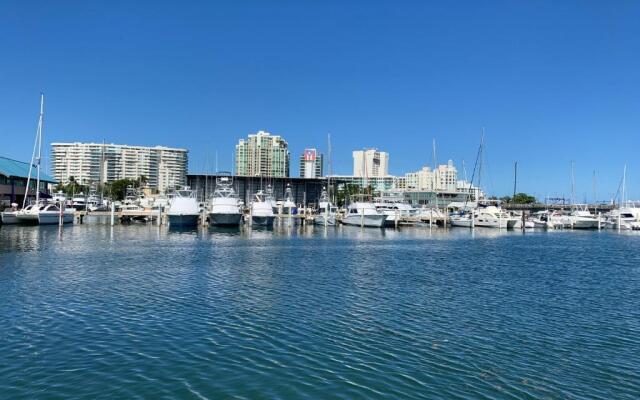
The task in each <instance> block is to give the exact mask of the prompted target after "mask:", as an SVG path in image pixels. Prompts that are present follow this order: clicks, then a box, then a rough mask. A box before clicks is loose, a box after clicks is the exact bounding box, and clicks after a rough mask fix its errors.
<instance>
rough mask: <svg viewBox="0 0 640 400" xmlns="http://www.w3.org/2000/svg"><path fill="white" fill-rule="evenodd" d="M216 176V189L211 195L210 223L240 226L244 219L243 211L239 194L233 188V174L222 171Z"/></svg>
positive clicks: (212, 224)
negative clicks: (239, 201)
mask: <svg viewBox="0 0 640 400" xmlns="http://www.w3.org/2000/svg"><path fill="white" fill-rule="evenodd" d="M220 174H221V175H222V176H218V177H217V178H216V189H215V190H214V192H213V196H212V197H211V207H210V210H209V225H211V226H238V225H240V222H241V221H242V211H241V210H240V204H239V203H238V196H237V195H236V192H235V190H233V180H232V178H231V174H225V173H220Z"/></svg>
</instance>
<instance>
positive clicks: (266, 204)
mask: <svg viewBox="0 0 640 400" xmlns="http://www.w3.org/2000/svg"><path fill="white" fill-rule="evenodd" d="M274 205H275V204H274V202H273V197H271V196H269V195H268V194H266V193H264V192H263V191H262V190H259V191H258V192H257V193H256V194H255V195H254V198H253V201H252V202H251V225H255V226H268V227H271V226H273V222H274V220H275V218H276V216H275V214H274V212H273V208H274Z"/></svg>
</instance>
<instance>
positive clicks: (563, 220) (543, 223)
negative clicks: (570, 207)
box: [531, 210, 571, 229]
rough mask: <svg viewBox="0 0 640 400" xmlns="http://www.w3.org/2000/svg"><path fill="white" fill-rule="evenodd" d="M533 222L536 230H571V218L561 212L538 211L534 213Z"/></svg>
mask: <svg viewBox="0 0 640 400" xmlns="http://www.w3.org/2000/svg"><path fill="white" fill-rule="evenodd" d="M531 220H532V222H533V227H534V228H540V229H563V228H570V227H571V222H570V221H569V216H568V215H564V214H562V213H561V212H559V211H549V210H544V211H538V212H535V213H533V215H532V219H531Z"/></svg>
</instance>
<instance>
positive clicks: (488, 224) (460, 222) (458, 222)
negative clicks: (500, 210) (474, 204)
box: [451, 218, 518, 229]
mask: <svg viewBox="0 0 640 400" xmlns="http://www.w3.org/2000/svg"><path fill="white" fill-rule="evenodd" d="M517 222H518V220H515V219H502V220H495V221H486V220H485V221H480V220H475V221H472V220H471V219H467V218H461V219H452V220H451V226H457V227H461V228H471V227H472V226H473V227H474V228H495V229H513V228H514V227H515V226H516V223H517Z"/></svg>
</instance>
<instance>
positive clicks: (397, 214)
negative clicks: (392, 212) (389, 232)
mask: <svg viewBox="0 0 640 400" xmlns="http://www.w3.org/2000/svg"><path fill="white" fill-rule="evenodd" d="M398 218H400V214H399V213H398V210H397V209H396V224H395V225H396V229H398Z"/></svg>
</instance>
